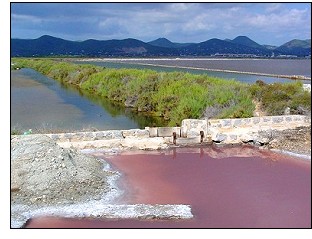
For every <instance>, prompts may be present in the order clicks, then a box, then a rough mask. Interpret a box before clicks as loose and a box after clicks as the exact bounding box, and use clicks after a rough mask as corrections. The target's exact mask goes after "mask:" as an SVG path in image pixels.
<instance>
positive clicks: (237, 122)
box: [233, 119, 242, 127]
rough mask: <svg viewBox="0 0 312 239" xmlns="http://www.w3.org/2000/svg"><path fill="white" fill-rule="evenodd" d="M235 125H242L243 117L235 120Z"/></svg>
mask: <svg viewBox="0 0 312 239" xmlns="http://www.w3.org/2000/svg"><path fill="white" fill-rule="evenodd" d="M233 121H234V122H233V127H239V126H241V125H242V120H241V119H235V120H233Z"/></svg>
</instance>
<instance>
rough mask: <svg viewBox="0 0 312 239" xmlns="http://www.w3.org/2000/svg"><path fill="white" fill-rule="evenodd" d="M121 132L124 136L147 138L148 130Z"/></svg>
mask: <svg viewBox="0 0 312 239" xmlns="http://www.w3.org/2000/svg"><path fill="white" fill-rule="evenodd" d="M121 133H122V136H123V137H124V138H128V137H135V138H149V131H148V130H146V129H129V130H122V131H121Z"/></svg>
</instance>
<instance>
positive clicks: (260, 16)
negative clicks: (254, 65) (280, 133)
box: [11, 2, 311, 45]
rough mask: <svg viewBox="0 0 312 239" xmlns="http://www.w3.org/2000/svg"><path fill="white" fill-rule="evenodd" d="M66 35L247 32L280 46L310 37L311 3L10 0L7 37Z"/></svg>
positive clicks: (178, 37) (182, 38)
mask: <svg viewBox="0 0 312 239" xmlns="http://www.w3.org/2000/svg"><path fill="white" fill-rule="evenodd" d="M42 35H52V36H55V37H60V38H63V39H67V40H75V41H76V40H78V41H81V40H87V39H97V40H108V39H126V38H136V39H139V40H142V41H145V42H147V41H151V40H155V39H157V38H159V37H165V38H167V39H169V40H171V41H173V42H181V43H185V42H196V43H198V42H202V41H206V40H209V39H211V38H219V39H226V38H228V39H234V38H235V37H236V36H239V35H244V36H248V37H250V38H251V39H253V40H254V41H256V42H258V43H260V44H269V45H281V44H284V43H285V42H288V41H290V40H292V39H302V40H303V39H310V38H311V4H310V3H79V2H78V3H11V37H12V38H23V39H34V38H38V37H40V36H42Z"/></svg>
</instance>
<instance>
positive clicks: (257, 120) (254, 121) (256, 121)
mask: <svg viewBox="0 0 312 239" xmlns="http://www.w3.org/2000/svg"><path fill="white" fill-rule="evenodd" d="M252 123H253V124H259V123H260V117H253V118H252Z"/></svg>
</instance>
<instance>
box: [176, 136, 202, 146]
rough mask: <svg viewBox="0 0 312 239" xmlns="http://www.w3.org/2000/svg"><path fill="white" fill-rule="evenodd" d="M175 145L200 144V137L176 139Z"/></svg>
mask: <svg viewBox="0 0 312 239" xmlns="http://www.w3.org/2000/svg"><path fill="white" fill-rule="evenodd" d="M176 144H177V145H194V144H200V137H195V138H177V140H176Z"/></svg>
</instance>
